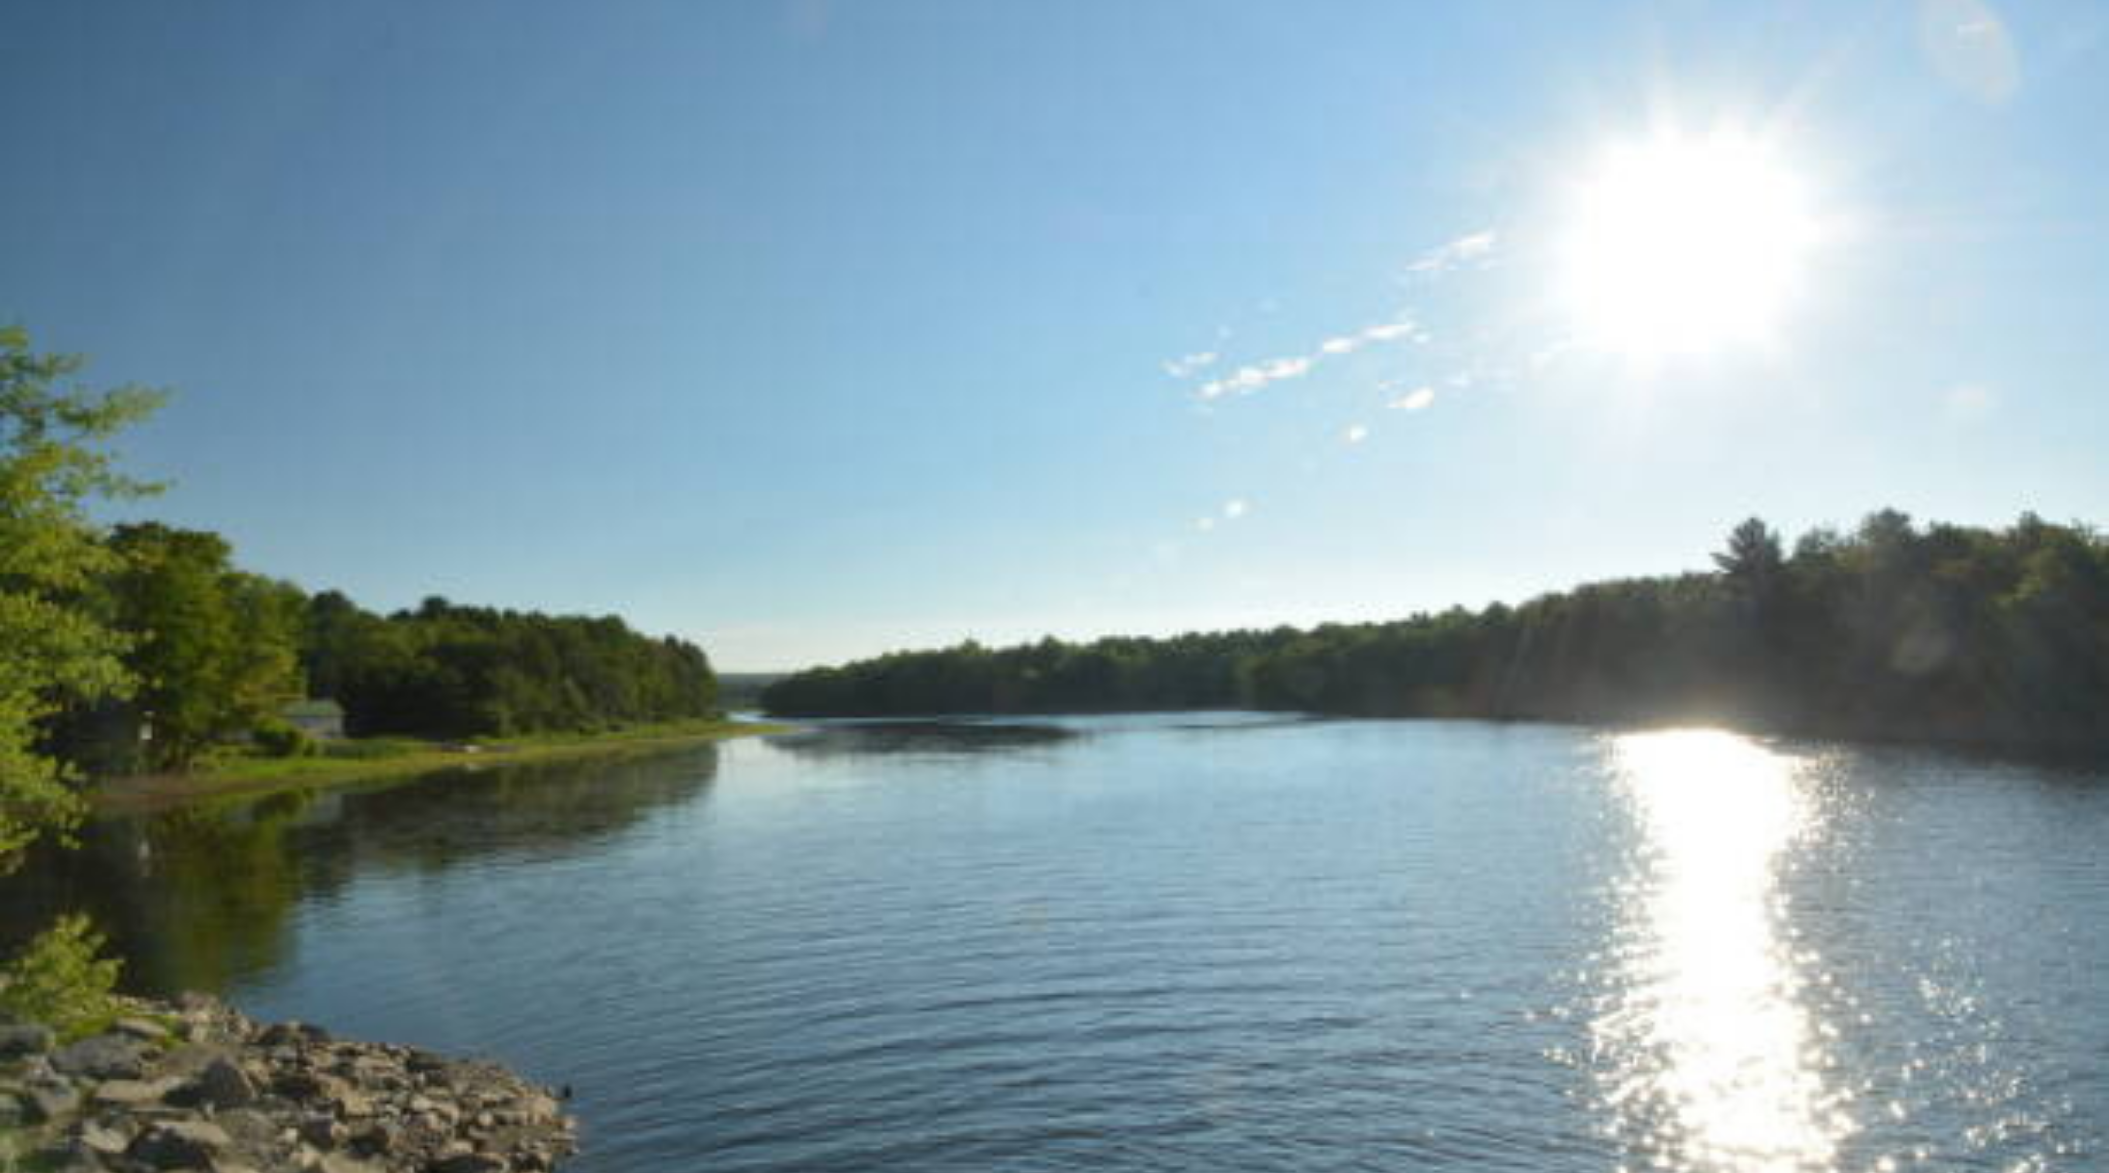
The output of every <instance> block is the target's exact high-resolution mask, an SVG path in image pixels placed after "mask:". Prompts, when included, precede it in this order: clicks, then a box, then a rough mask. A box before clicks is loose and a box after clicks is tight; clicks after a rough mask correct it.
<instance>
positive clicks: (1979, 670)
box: [762, 510, 2109, 754]
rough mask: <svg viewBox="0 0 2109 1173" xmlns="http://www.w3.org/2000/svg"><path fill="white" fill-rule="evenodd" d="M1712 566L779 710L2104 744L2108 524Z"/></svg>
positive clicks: (1147, 644) (1081, 659)
mask: <svg viewBox="0 0 2109 1173" xmlns="http://www.w3.org/2000/svg"><path fill="white" fill-rule="evenodd" d="M1714 562H1715V569H1714V570H1712V571H1709V572H1703V573H1688V574H1682V575H1677V576H1674V577H1658V578H1636V579H1625V580H1619V581H1613V582H1601V583H1592V584H1589V585H1586V586H1582V587H1578V588H1575V589H1573V590H1569V591H1563V592H1558V593H1553V594H1548V595H1544V596H1541V597H1539V598H1536V599H1533V600H1531V601H1530V602H1527V603H1524V604H1522V605H1521V606H1514V607H1511V606H1506V605H1502V604H1495V605H1493V606H1490V607H1487V608H1485V609H1484V610H1481V611H1477V612H1473V611H1467V610H1464V609H1462V608H1453V609H1451V610H1449V611H1445V612H1442V613H1440V614H1421V615H1415V616H1412V617H1410V618H1407V619H1403V620H1399V621H1396V622H1389V623H1367V624H1351V625H1341V624H1328V625H1325V626H1321V627H1318V628H1315V629H1312V630H1308V631H1303V630H1297V629H1292V628H1286V627H1283V628H1276V629H1273V630H1270V631H1240V632H1228V633H1222V634H1214V635H1182V636H1176V637H1172V638H1168V639H1128V638H1122V639H1101V640H1096V641H1093V642H1090V643H1081V644H1071V643H1064V642H1061V641H1057V640H1053V639H1048V640H1043V641H1041V642H1039V643H1037V644H1029V645H1024V646H1020V647H1013V648H1005V649H1000V650H990V649H987V648H983V647H981V646H979V645H977V644H973V643H968V644H964V645H961V646H959V647H954V648H949V649H945V650H941V651H928V652H907V653H897V654H894V655H888V656H882V657H879V658H876V659H871V660H863V661H858V662H855V663H850V664H846V665H843V666H841V667H835V668H822V669H816V670H812V671H808V672H802V673H798V674H795V675H793V676H790V677H788V678H786V679H784V680H781V681H779V682H777V683H776V684H774V685H772V686H771V687H770V688H768V689H767V690H766V691H765V692H764V693H763V696H762V700H763V704H764V707H765V708H766V709H767V710H768V711H769V712H771V713H775V714H780V715H786V716H878V715H909V714H937V713H966V712H977V713H984V712H985V713H1051V712H1091V711H1115V710H1151V709H1192V708H1216V707H1242V708H1255V709H1272V710H1298V711H1308V712H1314V713H1328V714H1346V715H1360V716H1383V717H1482V718H1495V719H1522V720H1533V719H1534V720H1561V721H1606V722H1663V721H1718V722H1728V723H1733V724H1739V725H1743V726H1746V727H1751V728H1762V729H1772V730H1779V731H1791V732H1800V733H1808V734H1815V735H1828V736H1842V737H1870V738H1882V739H1897V740H1911V741H1929V742H1947V743H1957V744H1971V745H1984V746H2005V747H2013V748H2026V749H2031V750H2041V751H2053V752H2079V753H2090V754H2091V753H2101V752H2109V541H2105V539H2104V538H2103V536H2102V535H2101V534H2099V533H2097V532H2095V531H2094V530H2093V529H2092V528H2090V527H2087V526H2082V525H2056V524H2052V523H2049V522H2045V521H2043V520H2042V519H2040V518H2037V517H2035V516H2033V515H2024V516H2023V517H2022V518H2021V519H2020V520H2019V521H2017V522H2016V523H2015V524H2014V525H2012V526H2010V527H2008V528H2005V529H2002V530H1994V529H1983V528H1976V527H1968V526H1958V525H1946V524H1934V525H1930V526H1925V527H1919V526H1916V525H1914V524H1913V523H1912V521H1911V519H1910V518H1909V517H1908V516H1906V515H1905V514H1902V513H1899V512H1896V511H1894V510H1883V511H1881V512H1878V513H1875V514H1872V515H1871V516H1869V517H1868V518H1867V519H1866V520H1865V521H1863V522H1862V523H1861V524H1860V526H1859V527H1858V528H1857V529H1855V530H1853V531H1852V532H1850V533H1840V532H1837V531H1834V530H1830V529H1818V530H1814V531H1812V532H1810V533H1807V534H1805V535H1803V536H1802V537H1801V538H1800V539H1799V540H1798V541H1797V542H1795V543H1794V545H1793V547H1792V549H1791V551H1789V550H1788V549H1787V548H1786V547H1785V546H1784V544H1783V542H1782V540H1781V538H1780V536H1779V535H1778V534H1777V533H1776V532H1774V531H1773V530H1772V528H1771V527H1769V526H1767V525H1766V524H1765V523H1764V522H1762V521H1759V520H1757V519H1752V520H1750V521H1746V522H1744V523H1743V524H1741V525H1739V526H1737V527H1736V529H1735V530H1734V532H1733V533H1731V534H1730V535H1729V538H1728V542H1727V545H1726V548H1725V549H1724V550H1722V552H1720V553H1719V554H1716V555H1715V556H1714Z"/></svg>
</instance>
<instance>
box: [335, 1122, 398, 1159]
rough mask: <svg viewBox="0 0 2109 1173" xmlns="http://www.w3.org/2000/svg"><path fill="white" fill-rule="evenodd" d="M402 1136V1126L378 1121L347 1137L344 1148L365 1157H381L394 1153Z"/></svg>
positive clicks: (355, 1130)
mask: <svg viewBox="0 0 2109 1173" xmlns="http://www.w3.org/2000/svg"><path fill="white" fill-rule="evenodd" d="M402 1136H403V1130H402V1128H401V1126H399V1125H395V1124H390V1123H388V1122H386V1121H381V1120H376V1121H374V1122H373V1123H371V1124H364V1125H361V1126H360V1127H358V1128H355V1129H353V1130H352V1132H351V1134H350V1135H349V1136H347V1137H345V1141H344V1147H346V1148H348V1149H350V1150H351V1151H352V1152H355V1153H357V1154H359V1155H360V1156H363V1157H373V1156H379V1155H381V1154H383V1153H388V1152H391V1151H393V1150H394V1149H395V1147H396V1145H397V1144H398V1143H400V1142H401V1140H402Z"/></svg>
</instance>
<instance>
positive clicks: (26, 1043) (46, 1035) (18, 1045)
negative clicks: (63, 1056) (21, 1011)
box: [0, 1022, 57, 1059]
mask: <svg viewBox="0 0 2109 1173" xmlns="http://www.w3.org/2000/svg"><path fill="white" fill-rule="evenodd" d="M56 1041H57V1040H55V1039H53V1038H52V1036H51V1028H50V1027H48V1026H43V1025H40V1024H38V1023H34V1022H15V1023H9V1024H8V1025H6V1026H0V1059H16V1058H20V1057H21V1056H23V1055H41V1054H43V1053H44V1052H46V1051H49V1050H50V1049H51V1048H52V1046H53V1044H54V1043H55V1042H56Z"/></svg>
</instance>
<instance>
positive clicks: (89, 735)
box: [0, 328, 718, 856]
mask: <svg viewBox="0 0 2109 1173" xmlns="http://www.w3.org/2000/svg"><path fill="white" fill-rule="evenodd" d="M78 366H79V361H78V360H77V359H74V358H70V357H63V356H50V355H41V354H38V353H36V352H34V351H33V350H32V349H31V348H30V346H29V340H28V338H27V336H26V335H25V334H24V333H23V332H22V331H21V330H19V329H15V328H9V329H0V856H4V855H5V854H6V853H7V852H8V851H9V849H10V846H11V844H12V841H13V839H12V833H11V832H10V831H9V828H10V827H13V826H15V825H16V824H18V823H19V824H20V826H21V827H23V828H30V827H35V826H38V825H43V824H51V823H53V822H54V821H56V822H58V823H63V822H64V817H63V816H62V813H61V812H63V811H66V810H69V809H72V807H73V804H72V802H71V800H70V799H69V797H68V795H67V793H66V790H67V788H66V786H65V785H64V783H65V782H66V781H67V780H68V778H69V776H71V775H76V774H79V773H82V772H86V773H117V772H126V771H133V770H141V769H151V770H164V771H180V770H184V769H187V768H189V767H191V766H192V765H193V764H195V763H196V762H197V761H199V760H200V759H201V758H202V757H203V756H205V755H206V754H207V753H209V752H211V751H212V750H214V749H215V748H216V747H219V746H223V745H229V744H236V743H248V742H249V741H251V740H252V739H260V740H261V741H262V742H263V743H265V744H267V745H272V746H279V747H283V749H284V751H285V752H296V751H297V750H298V749H299V748H300V746H301V745H302V739H301V738H300V737H299V735H298V734H297V733H296V732H295V731H293V730H292V729H291V728H290V727H289V726H287V725H286V724H285V723H284V721H283V720H282V719H281V716H280V714H281V713H282V711H283V710H284V708H285V707H286V706H287V704H288V703H289V702H293V701H297V700H300V699H302V698H304V697H320V698H327V699H332V700H335V701H337V702H338V703H339V704H340V705H341V706H342V707H343V709H344V715H345V725H346V730H347V732H350V733H352V734H355V735H404V736H416V737H427V738H443V739H466V738H471V737H479V736H500V737H504V736H513V735H520V734H530V733H539V732H559V731H561V732H574V731H576V732H597V731H601V730H605V729H611V728H617V727H621V726H625V725H632V724H639V723H647V722H662V721H672V720H681V719H689V718H698V717H706V716H711V715H714V714H715V713H716V712H717V711H718V698H717V679H716V676H715V675H714V674H713V672H712V670H711V666H710V661H709V659H708V658H707V657H706V656H705V655H704V653H703V651H702V649H700V648H698V647H696V646H695V645H694V644H691V643H687V642H684V641H681V640H677V639H655V638H651V637H648V636H646V635H643V634H641V633H638V632H636V631H633V630H632V629H631V628H630V627H629V626H628V625H626V624H625V623H624V622H623V621H622V620H620V619H617V618H613V617H598V618H596V617H583V616H552V615H544V614H540V613H536V612H523V611H511V610H495V609H491V608H480V607H462V606H456V605H454V604H452V603H449V602H447V601H446V600H445V599H441V598H432V599H427V600H426V601H425V602H424V603H423V605H421V606H419V607H418V608H416V609H415V610H405V611H398V612H395V613H393V614H389V615H379V614H375V613H372V612H369V611H366V610H364V609H362V608H360V607H359V606H358V605H356V604H354V603H353V602H352V601H351V600H350V599H348V598H346V597H345V596H344V595H342V594H340V593H338V592H336V591H324V592H322V593H320V594H316V595H312V596H310V595H309V594H307V593H306V592H305V591H303V590H301V589H300V588H299V587H297V586H295V585H293V584H292V583H289V582H284V581H281V580H277V579H273V578H269V577H266V576H263V575H259V574H255V573H252V572H249V571H246V570H243V569H241V568H240V567H238V566H236V565H235V563H234V555H233V549H232V547H231V546H230V545H229V543H228V541H227V540H226V539H225V538H223V537H221V536H219V535H217V534H213V533H208V532H204V531H200V530H189V529H179V528H175V527H171V526H168V525H164V524H161V523H158V522H140V523H134V524H126V525H118V526H115V527H110V528H105V527H99V526H96V525H94V524H92V522H91V519H90V517H89V516H88V513H87V505H88V504H89V502H91V501H93V500H96V499H103V500H111V499H121V498H128V497H138V496H143V495H147V494H150V493H151V492H153V491H154V490H155V488H156V487H155V486H152V485H146V484H141V483H138V482H136V481H132V480H129V479H127V478H125V477H123V476H121V475H120V474H119V473H118V472H117V470H116V468H115V465H114V463H113V460H112V456H111V454H110V453H109V451H108V443H109V441H110V440H111V439H112V438H113V437H114V436H115V435H116V434H117V433H118V432H119V431H121V430H122V429H123V428H124V427H125V426H127V425H129V424H130V423H132V422H134V421H136V420H137V419H139V418H141V417H142V416H144V415H145V414H147V413H148V412H150V411H152V410H153V409H154V408H155V407H156V406H157V405H158V403H159V396H157V395H156V394H154V393H151V392H147V391H144V390H141V389H136V388H120V389H118V390H116V391H112V392H105V393H96V392H91V391H87V390H82V389H63V388H61V387H60V386H59V384H60V382H61V381H62V380H64V379H65V378H66V377H67V376H69V375H71V374H72V373H73V372H74V371H75V370H77V369H78ZM24 833H26V832H24Z"/></svg>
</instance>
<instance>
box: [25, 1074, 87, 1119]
mask: <svg viewBox="0 0 2109 1173" xmlns="http://www.w3.org/2000/svg"><path fill="white" fill-rule="evenodd" d="M22 1099H23V1102H24V1106H25V1107H27V1108H28V1109H29V1114H30V1115H31V1116H34V1117H35V1118H36V1119H38V1120H43V1121H52V1120H64V1119H65V1118H66V1117H68V1116H71V1115H73V1114H74V1113H75V1112H78V1111H80V1110H81V1093H80V1092H79V1091H78V1090H77V1089H75V1088H74V1086H73V1085H72V1084H69V1083H64V1082H60V1081H56V1080H54V1081H52V1082H50V1083H34V1084H31V1085H30V1086H29V1089H28V1090H27V1091H25V1092H23V1093H22Z"/></svg>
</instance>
